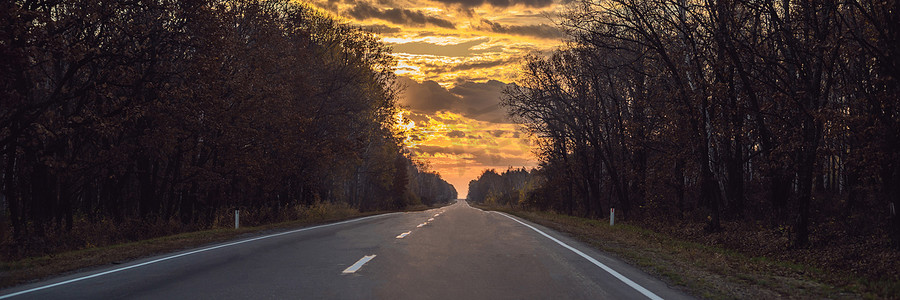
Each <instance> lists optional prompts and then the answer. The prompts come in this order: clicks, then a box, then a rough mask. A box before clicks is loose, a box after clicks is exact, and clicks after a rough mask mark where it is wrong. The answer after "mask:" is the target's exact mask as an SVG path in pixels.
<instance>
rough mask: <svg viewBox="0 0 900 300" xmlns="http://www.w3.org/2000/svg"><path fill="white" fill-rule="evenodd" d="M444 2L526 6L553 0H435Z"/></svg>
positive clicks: (549, 2)
mask: <svg viewBox="0 0 900 300" xmlns="http://www.w3.org/2000/svg"><path fill="white" fill-rule="evenodd" d="M436 1H438V2H441V3H444V4H458V5H461V6H463V7H477V6H482V5H485V4H490V5H491V6H493V7H510V6H513V5H524V6H528V7H546V6H549V5H551V4H553V0H436Z"/></svg>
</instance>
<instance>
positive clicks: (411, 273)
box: [0, 200, 690, 299]
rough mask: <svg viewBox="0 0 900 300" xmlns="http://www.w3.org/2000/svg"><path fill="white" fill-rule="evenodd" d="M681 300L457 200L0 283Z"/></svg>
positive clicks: (196, 294)
mask: <svg viewBox="0 0 900 300" xmlns="http://www.w3.org/2000/svg"><path fill="white" fill-rule="evenodd" d="M6 298H9V299H122V298H126V299H688V298H690V297H689V296H688V295H686V294H684V293H682V292H680V291H678V290H675V289H672V288H670V287H668V286H667V285H666V284H665V283H664V282H662V281H660V280H658V279H655V278H653V277H651V276H649V275H647V274H645V273H643V272H641V271H640V270H637V269H635V268H634V267H631V266H630V265H628V264H626V263H623V262H621V261H619V260H617V259H615V258H612V257H610V256H608V255H606V254H604V253H602V252H599V251H597V250H594V249H592V248H591V247H588V246H586V245H584V244H582V243H580V242H577V241H574V240H572V239H570V238H568V237H566V236H565V235H562V234H560V233H558V232H555V231H553V230H549V229H547V228H545V227H542V226H539V225H536V224H533V223H530V222H527V221H523V220H521V219H518V218H515V217H512V216H509V215H506V214H503V213H498V212H487V211H482V210H479V209H476V208H472V207H470V206H469V205H468V204H467V203H466V202H465V201H463V200H460V201H458V202H457V203H456V204H453V205H450V206H447V207H441V208H435V209H431V210H427V211H421V212H408V213H390V214H384V215H377V216H370V217H365V218H359V219H353V220H348V221H343V222H337V223H332V224H326V225H319V226H313V227H306V228H300V229H295V230H288V231H283V232H279V233H275V234H267V235H260V236H256V237H252V238H245V239H240V240H235V241H231V242H226V243H221V244H215V245H210V246H207V247H203V248H197V249H192V250H186V251H182V252H176V253H171V254H168V255H163V256H157V257H150V258H146V259H141V260H136V261H133V262H129V263H126V264H119V265H115V266H109V267H106V268H101V269H97V270H93V271H89V272H83V273H79V274H73V275H69V276H65V277H60V278H55V279H50V280H46V281H42V282H37V283H33V284H28V285H23V286H18V287H14V288H10V289H7V290H4V291H0V299H6Z"/></svg>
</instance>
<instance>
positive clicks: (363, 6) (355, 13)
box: [345, 2, 456, 28]
mask: <svg viewBox="0 0 900 300" xmlns="http://www.w3.org/2000/svg"><path fill="white" fill-rule="evenodd" d="M345 13H346V14H347V15H349V16H351V17H353V18H355V19H357V20H366V19H381V20H385V21H388V22H391V23H394V24H398V25H408V26H425V25H427V24H431V25H434V26H438V27H444V28H456V25H454V24H453V22H450V21H448V20H445V19H441V18H436V17H432V16H428V15H425V14H424V13H422V12H421V11H412V10H408V9H403V8H389V9H380V8H377V7H374V6H372V5H371V4H368V3H365V2H357V3H356V4H355V5H354V6H353V8H352V9H350V10H348V11H346V12H345Z"/></svg>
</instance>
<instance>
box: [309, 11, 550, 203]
mask: <svg viewBox="0 0 900 300" xmlns="http://www.w3.org/2000/svg"><path fill="white" fill-rule="evenodd" d="M312 4H313V5H315V6H318V7H320V8H322V9H323V10H326V11H329V12H331V13H332V14H335V15H337V16H339V17H341V18H343V19H344V20H346V21H347V22H351V23H353V24H355V25H357V26H360V27H362V28H365V29H366V30H369V31H371V32H373V33H375V34H376V35H377V36H378V37H380V38H381V40H382V41H383V42H384V43H386V44H388V45H390V46H391V47H392V48H393V55H394V58H395V59H396V60H397V66H396V68H395V73H396V74H397V75H398V76H399V77H398V81H399V83H400V84H401V85H402V86H404V87H405V88H406V90H405V91H404V92H403V93H402V95H401V99H400V102H401V104H402V105H404V106H405V108H406V109H407V111H406V113H405V117H406V119H402V118H401V119H400V120H399V121H398V126H400V127H402V128H403V129H405V132H406V134H407V136H406V138H405V142H406V144H407V146H408V148H409V150H410V153H412V155H413V156H415V158H416V159H420V160H424V161H427V162H428V163H429V164H430V165H431V168H432V169H433V170H435V171H437V172H440V173H441V175H442V176H443V177H444V178H445V179H446V180H447V181H449V182H450V183H452V184H453V185H454V186H455V187H456V189H457V191H458V192H459V194H460V196H465V195H466V193H467V191H468V182H469V180H472V179H475V177H477V176H478V175H480V174H481V172H482V171H483V170H484V169H486V168H493V169H497V170H499V171H502V170H506V169H507V168H509V167H510V166H513V167H522V166H525V167H533V166H535V165H536V163H537V161H536V159H535V158H534V156H533V154H532V152H531V149H532V144H531V142H530V137H528V136H527V135H525V134H523V133H521V132H520V131H519V130H518V128H517V126H516V125H514V124H512V122H511V121H510V120H509V118H508V117H507V116H506V111H505V109H504V108H503V107H502V106H500V105H499V100H500V97H501V95H502V90H503V89H504V88H505V87H507V86H508V84H510V83H512V82H514V79H515V78H516V76H517V73H518V70H517V68H518V67H519V66H520V65H519V60H520V59H521V58H522V57H523V56H524V55H525V54H528V53H532V52H536V51H537V52H540V51H547V50H551V49H553V48H555V47H557V46H558V45H560V44H561V43H562V40H561V38H562V36H563V34H562V32H561V31H560V30H559V29H557V28H556V27H555V26H554V25H553V24H552V23H553V22H552V21H551V20H550V19H549V18H548V16H551V17H552V16H556V15H558V12H559V11H560V10H561V7H562V4H559V3H557V2H554V1H552V0H314V2H313V3H312Z"/></svg>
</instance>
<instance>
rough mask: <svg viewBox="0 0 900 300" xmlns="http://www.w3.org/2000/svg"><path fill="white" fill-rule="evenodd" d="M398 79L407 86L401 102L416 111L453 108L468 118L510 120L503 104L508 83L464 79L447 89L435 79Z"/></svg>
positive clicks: (499, 121)
mask: <svg viewBox="0 0 900 300" xmlns="http://www.w3.org/2000/svg"><path fill="white" fill-rule="evenodd" d="M398 83H400V84H401V85H402V86H404V87H405V88H406V89H405V90H404V91H403V93H402V94H401V97H400V104H403V105H405V106H408V107H409V108H410V110H412V111H414V112H417V113H427V114H433V113H435V112H437V111H450V112H454V113H458V114H461V115H463V116H465V117H467V118H471V119H476V120H480V121H486V122H492V123H511V122H510V120H509V118H508V117H507V115H506V113H507V111H506V109H504V108H503V107H501V106H500V97H501V96H502V94H503V89H504V88H506V86H508V84H506V83H503V82H500V81H496V80H489V81H487V82H483V83H479V82H463V83H460V84H457V85H456V87H454V88H452V89H450V90H447V89H445V88H444V87H442V86H440V85H439V84H437V82H434V81H425V82H422V83H419V82H417V81H415V80H412V79H409V78H406V77H402V76H401V77H399V78H398Z"/></svg>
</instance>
